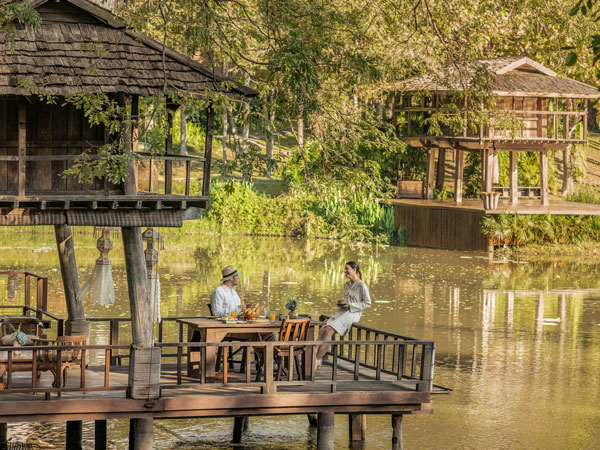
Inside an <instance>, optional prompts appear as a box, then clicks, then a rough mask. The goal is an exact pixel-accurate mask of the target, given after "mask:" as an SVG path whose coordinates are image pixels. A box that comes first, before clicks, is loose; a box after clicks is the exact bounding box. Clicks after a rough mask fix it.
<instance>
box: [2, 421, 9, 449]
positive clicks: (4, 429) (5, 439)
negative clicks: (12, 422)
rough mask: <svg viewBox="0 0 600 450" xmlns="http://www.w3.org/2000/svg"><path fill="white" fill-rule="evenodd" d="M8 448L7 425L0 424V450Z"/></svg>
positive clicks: (4, 423)
mask: <svg viewBox="0 0 600 450" xmlns="http://www.w3.org/2000/svg"><path fill="white" fill-rule="evenodd" d="M7 448H8V424H7V423H6V422H0V450H6V449H7Z"/></svg>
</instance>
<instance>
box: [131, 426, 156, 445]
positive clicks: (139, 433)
mask: <svg viewBox="0 0 600 450" xmlns="http://www.w3.org/2000/svg"><path fill="white" fill-rule="evenodd" d="M153 428H154V424H153V422H152V419H130V420H129V450H152V449H153V448H154V447H153V445H152V440H153V436H152V434H153V431H154V430H153Z"/></svg>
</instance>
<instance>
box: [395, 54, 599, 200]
mask: <svg viewBox="0 0 600 450" xmlns="http://www.w3.org/2000/svg"><path fill="white" fill-rule="evenodd" d="M478 66H479V67H480V68H482V69H483V70H484V71H485V72H487V75H488V76H489V87H490V89H491V94H492V96H493V98H494V100H495V108H496V110H495V111H492V110H491V109H489V110H485V109H484V110H483V111H481V109H480V108H472V105H469V104H468V101H467V100H465V97H462V98H460V99H459V101H458V102H457V103H458V104H457V105H456V106H457V108H458V109H454V110H452V111H450V109H449V108H448V104H449V103H450V102H451V98H452V97H455V99H456V98H457V97H456V96H455V94H456V93H457V92H458V91H461V90H465V89H467V90H468V89H470V88H473V81H472V79H473V78H474V77H475V73H476V69H475V68H467V69H465V74H454V75H456V79H454V80H448V79H441V78H440V77H439V76H431V75H426V76H421V77H417V78H412V79H408V80H406V81H403V82H400V83H397V84H396V85H394V86H393V88H392V90H393V91H394V93H395V94H394V109H393V122H394V124H396V125H397V126H398V129H399V133H400V135H401V139H402V140H404V141H405V142H406V143H408V144H409V145H411V146H413V147H421V148H425V149H427V153H428V158H427V161H428V162H427V175H426V181H425V183H424V197H425V198H426V199H432V198H433V188H434V172H435V168H434V162H435V151H436V150H437V152H438V155H439V156H438V173H440V174H443V171H444V169H445V152H446V150H452V151H455V152H456V170H455V183H454V199H455V202H456V203H461V202H462V187H463V169H464V157H465V155H464V153H465V152H480V153H481V155H482V189H481V191H482V197H483V198H484V204H487V200H488V198H489V197H491V198H494V197H496V198H497V196H498V195H499V194H494V193H493V192H494V191H493V185H494V183H497V181H498V156H497V155H498V152H499V151H506V152H508V153H509V155H510V172H509V178H510V183H509V186H508V191H509V198H510V203H511V204H513V205H514V204H517V203H518V198H519V186H518V173H517V153H518V152H536V153H538V154H539V155H540V157H539V161H540V198H541V204H542V205H548V203H549V200H548V150H550V149H561V150H564V149H566V148H568V147H570V146H572V145H574V144H585V143H586V142H587V116H588V100H589V99H597V98H600V92H599V91H598V89H597V88H595V87H593V86H589V85H587V84H584V83H581V82H579V81H575V80H572V79H569V78H562V77H559V76H557V74H556V73H555V72H554V71H552V70H551V69H549V68H547V67H545V66H543V65H541V64H539V63H537V62H535V61H533V60H531V59H529V58H527V57H506V58H491V59H481V60H479V61H478ZM465 77H466V79H465ZM470 77H471V78H470ZM455 103H456V102H455ZM477 106H479V105H477ZM482 113H483V114H484V115H487V116H488V120H487V121H483V120H476V117H477V116H478V115H480V114H482ZM434 114H441V115H458V116H460V118H461V119H462V124H461V125H462V126H461V127H460V128H461V129H460V131H456V130H452V129H450V127H448V126H442V127H441V134H440V133H439V132H438V133H437V134H434V133H433V131H432V130H431V129H430V125H429V123H428V121H427V119H430V118H431V117H432V116H433V115H434ZM501 119H508V120H512V122H513V124H514V125H515V126H513V127H511V129H506V128H503V127H500V125H499V122H500V120H501ZM400 123H402V126H400V125H399V124H400ZM486 197H488V198H486ZM495 203H496V202H493V201H491V202H490V204H495ZM496 204H497V203H496ZM486 209H489V207H488V208H486Z"/></svg>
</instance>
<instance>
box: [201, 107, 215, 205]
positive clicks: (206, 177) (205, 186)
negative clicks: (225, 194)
mask: <svg viewBox="0 0 600 450" xmlns="http://www.w3.org/2000/svg"><path fill="white" fill-rule="evenodd" d="M214 122H215V110H214V109H213V106H212V104H209V105H208V108H207V109H206V138H205V141H204V173H203V174H202V175H203V176H202V195H203V196H205V197H208V195H209V193H210V165H211V160H212V145H213V133H214Z"/></svg>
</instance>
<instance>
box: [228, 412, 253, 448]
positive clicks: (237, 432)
mask: <svg viewBox="0 0 600 450" xmlns="http://www.w3.org/2000/svg"><path fill="white" fill-rule="evenodd" d="M248 423H249V420H248V416H236V417H234V418H233V439H232V440H231V443H232V444H241V443H242V435H243V434H244V431H246V430H247V429H248Z"/></svg>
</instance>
